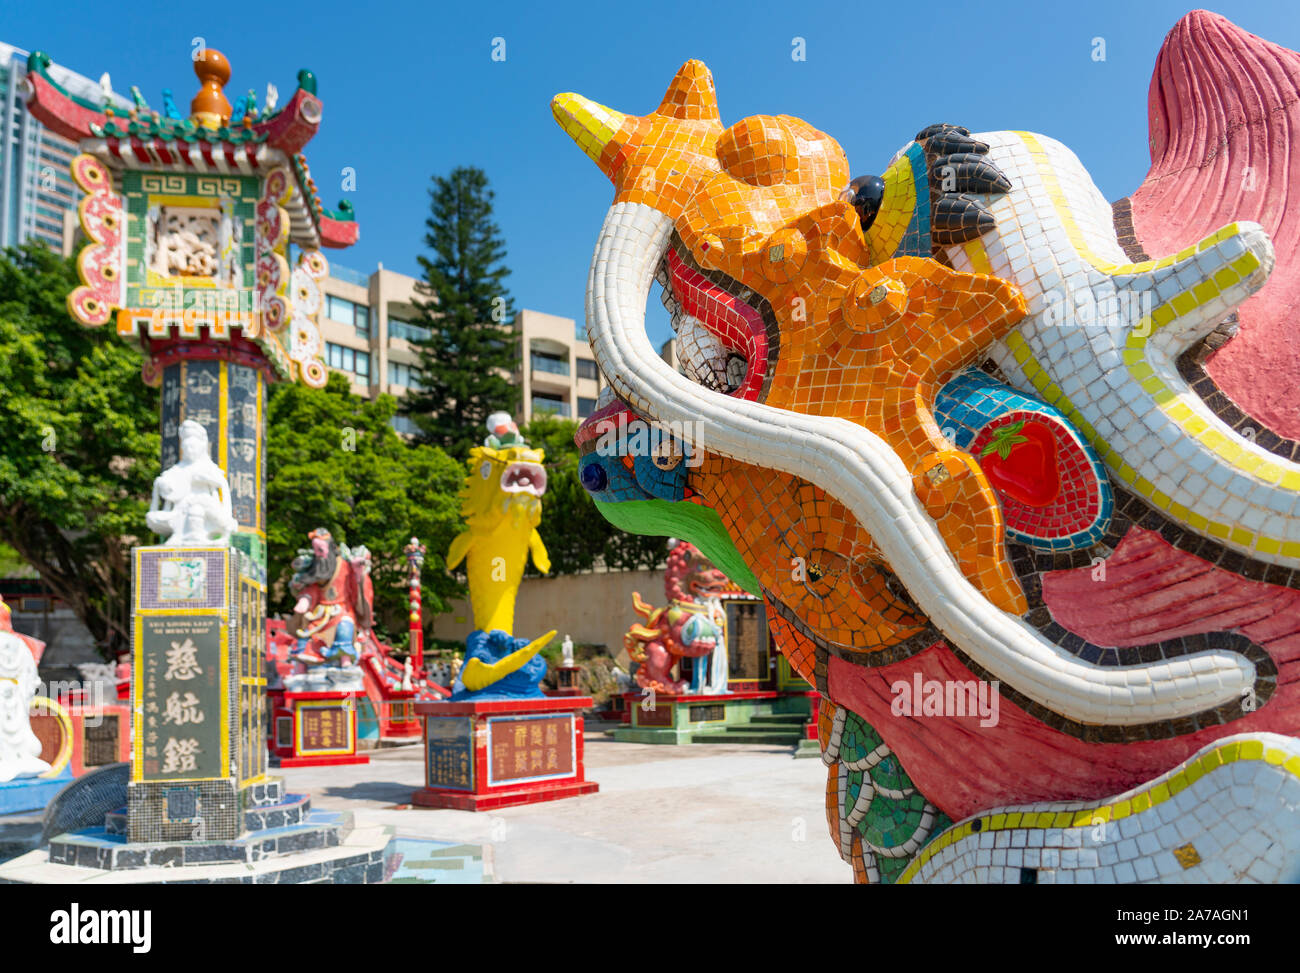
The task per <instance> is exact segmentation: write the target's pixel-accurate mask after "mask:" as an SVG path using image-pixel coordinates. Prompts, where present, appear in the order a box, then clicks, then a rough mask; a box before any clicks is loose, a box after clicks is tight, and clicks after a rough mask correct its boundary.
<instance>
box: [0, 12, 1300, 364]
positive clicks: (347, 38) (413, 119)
mask: <svg viewBox="0 0 1300 973" xmlns="http://www.w3.org/2000/svg"><path fill="white" fill-rule="evenodd" d="M3 7H4V10H3V13H0V40H4V41H6V42H8V43H10V44H14V45H16V46H19V47H22V48H25V49H27V50H33V49H40V50H44V51H45V52H47V53H48V54H49V55H50V56H51V57H52V58H53V59H54V60H55V61H56V62H57V63H60V64H64V65H66V66H67V67H69V68H71V69H73V70H75V71H78V72H80V73H81V74H85V75H88V76H90V77H92V78H98V77H99V75H100V74H101V73H102V72H104V71H108V72H109V73H110V74H111V76H112V79H113V86H114V89H115V90H117V91H119V92H125V91H127V90H128V88H129V86H130V85H132V84H137V85H139V86H140V88H141V90H142V91H143V92H144V93H145V95H146V97H147V98H148V99H149V101H150V103H151V104H154V105H157V104H158V103H159V102H160V100H161V97H160V91H161V89H162V88H164V87H170V88H172V89H173V90H174V91H175V93H176V100H177V102H178V104H179V105H180V106H181V108H182V110H186V109H187V108H188V104H189V99H190V98H191V97H192V96H193V94H194V91H195V88H196V81H195V79H194V76H193V73H192V70H191V68H190V63H189V52H190V49H191V45H192V42H193V38H195V37H202V38H204V39H205V41H206V43H207V45H208V46H211V47H215V48H217V49H219V50H221V51H222V52H223V53H224V54H225V55H226V56H227V57H228V58H229V59H230V62H231V64H232V66H233V69H234V75H233V77H232V79H231V83H230V84H229V85H228V86H227V93H228V95H229V96H230V99H231V101H232V102H233V101H234V99H235V97H236V96H237V95H239V94H241V93H243V92H244V91H246V90H247V89H248V88H250V87H252V88H255V89H256V90H257V92H258V99H259V102H261V101H262V99H263V97H264V92H265V89H266V83H267V82H268V81H272V82H274V83H275V84H276V85H277V87H278V88H279V90H280V93H281V98H282V100H283V99H285V98H287V97H288V96H289V95H290V94H291V93H292V91H293V89H294V87H295V75H296V74H297V71H298V69H299V68H301V67H309V68H311V69H312V70H313V71H314V72H315V73H316V76H317V79H318V83H319V94H320V96H321V98H322V100H323V101H324V105H325V115H324V122H323V124H322V127H321V131H320V134H319V135H317V137H316V138H315V139H314V140H313V142H312V143H311V144H310V145H309V146H308V147H307V150H306V151H307V158H308V161H309V163H310V165H311V167H312V171H313V174H314V176H315V178H316V182H317V184H318V186H320V188H321V195H322V198H323V199H324V201H325V203H326V205H327V206H333V205H335V204H336V203H337V201H338V199H339V197H340V196H341V195H344V194H343V193H342V191H341V189H340V175H339V173H340V171H341V170H342V169H343V168H344V167H345V166H351V167H353V168H355V170H356V174H357V186H356V190H355V191H353V192H350V193H347V194H346V195H348V196H349V197H350V198H351V199H352V201H353V203H354V204H355V206H356V212H357V216H358V219H359V220H360V222H361V242H360V243H359V244H358V245H357V246H356V247H354V248H352V249H351V250H349V251H343V252H342V253H331V258H332V259H334V260H337V261H338V262H340V263H343V264H346V265H347V266H350V267H353V268H356V269H361V270H370V269H373V267H374V265H375V264H376V262H379V261H382V262H383V264H384V266H385V267H388V268H391V269H393V270H398V271H402V272H405V273H412V274H414V273H416V272H417V264H416V255H417V254H418V253H419V252H420V250H421V248H422V247H423V221H424V219H425V216H426V213H427V207H428V195H427V189H428V181H429V177H430V176H431V175H432V174H434V173H446V172H447V171H449V170H450V169H452V168H453V167H455V166H457V165H476V166H480V167H481V168H483V169H484V170H486V172H487V174H488V177H489V179H490V180H491V183H492V186H493V188H494V189H495V191H496V205H497V218H498V222H499V223H500V225H501V228H502V230H503V232H504V235H505V238H506V242H507V246H508V250H509V256H508V262H509V265H510V267H511V268H512V269H513V275H512V276H511V277H510V279H509V284H510V288H511V292H512V294H513V296H514V298H515V303H516V306H518V307H527V308H533V309H536V310H540V311H545V312H548V313H551V314H560V315H564V316H566V317H572V318H574V319H576V320H581V317H582V309H583V288H584V286H585V283H586V276H587V265H588V262H589V260H590V257H591V251H592V247H593V244H594V243H595V235H596V231H597V229H598V227H599V225H600V221H601V219H602V217H603V216H604V213H605V209H606V207H607V206H608V204H609V201H610V197H611V189H610V185H609V183H608V181H607V180H606V179H605V177H604V176H603V175H601V174H600V173H599V171H598V170H597V169H596V168H595V166H594V165H592V164H591V162H590V161H588V160H587V158H586V157H585V156H584V155H582V153H581V152H579V151H578V149H577V148H576V147H575V146H574V145H573V144H572V143H571V142H570V141H569V139H568V138H567V137H566V136H565V135H564V134H563V133H562V132H561V131H560V129H559V127H558V126H557V125H556V124H555V122H554V120H553V119H552V117H551V113H550V109H549V102H550V98H551V96H552V95H554V94H555V93H557V92H560V91H578V92H580V93H582V94H584V95H587V96H588V97H591V98H594V99H595V100H597V101H599V102H602V103H604V104H606V105H609V106H610V107H612V108H616V109H619V110H621V111H627V112H633V113H637V114H641V113H645V112H647V111H650V110H652V109H653V108H654V107H655V106H656V105H657V104H658V102H659V99H660V97H661V96H662V94H663V91H664V88H665V87H666V86H667V84H668V81H669V80H670V79H671V77H672V75H673V72H674V71H675V70H676V69H677V67H678V66H680V65H681V63H682V62H683V61H685V60H687V59H688V58H693V57H694V58H700V59H702V60H703V61H704V62H705V63H707V64H708V65H709V67H710V68H711V69H712V71H713V76H714V81H715V83H716V85H717V89H718V99H719V104H720V107H721V110H722V117H723V122H724V124H731V123H732V122H735V121H737V120H738V119H740V118H742V117H744V116H745V115H748V114H758V113H767V114H777V113H787V114H791V115H797V116H800V117H802V118H804V119H806V120H808V121H809V122H811V123H812V124H814V125H816V126H817V127H819V128H821V129H822V130H824V131H826V132H828V133H829V134H831V135H833V136H834V137H835V138H836V139H838V140H839V142H840V144H841V145H842V146H843V147H844V149H845V151H846V152H847V153H848V157H849V162H850V166H851V168H852V170H853V172H854V174H866V173H877V172H879V171H880V170H881V169H882V168H883V167H884V164H885V162H886V161H887V160H888V158H889V157H890V155H892V153H893V152H894V151H895V150H896V149H897V148H898V147H899V146H900V145H901V144H903V143H904V142H905V141H907V140H908V139H909V138H910V137H911V136H912V135H913V134H914V133H915V132H916V131H917V130H918V129H920V128H922V127H924V126H925V125H928V124H930V123H932V122H937V121H950V122H955V123H958V124H961V125H965V126H968V127H969V128H971V129H973V130H976V131H978V130H990V129H1005V128H1017V129H1029V130H1031V131H1037V132H1042V133H1044V134H1047V135H1051V136H1053V137H1055V138H1059V139H1061V140H1062V141H1064V142H1065V143H1066V144H1068V145H1070V146H1071V147H1072V148H1073V149H1074V150H1075V151H1076V152H1077V153H1078V154H1079V156H1080V158H1081V159H1082V160H1083V162H1084V164H1085V165H1086V166H1088V168H1089V169H1090V170H1091V172H1092V174H1093V178H1094V179H1095V180H1096V181H1097V183H1098V185H1099V186H1100V187H1101V189H1102V192H1103V193H1104V194H1105V195H1106V197H1107V198H1109V199H1114V198H1117V197H1119V196H1122V195H1126V194H1127V193H1129V192H1131V191H1132V190H1133V189H1134V188H1135V187H1136V186H1137V185H1138V184H1139V183H1140V182H1141V180H1142V177H1143V175H1144V174H1145V172H1146V169H1147V164H1148V161H1149V159H1148V155H1147V151H1146V132H1147V125H1146V94H1147V86H1148V83H1149V81H1150V77H1151V70H1152V67H1153V65H1154V63H1155V56H1156V52H1157V50H1158V49H1159V46H1160V43H1161V40H1162V39H1163V37H1164V35H1165V33H1166V32H1167V31H1168V30H1169V28H1170V27H1172V26H1173V24H1174V22H1175V21H1176V20H1177V19H1178V18H1179V17H1180V16H1182V14H1184V13H1186V12H1187V10H1189V9H1192V8H1191V7H1190V6H1187V5H1185V3H1180V2H1172V0H1171V2H1166V0H1124V2H1111V0H1106V2H1096V3H1087V2H1085V3H1079V4H1073V3H1071V4H1059V3H1044V2H1031V0H1011V2H983V3H972V2H970V0H965V2H954V0H937V2H936V0H930V2H922V0H910V2H906V3H902V4H898V5H897V6H896V7H895V8H894V9H901V10H903V11H905V13H904V14H903V16H902V18H901V19H900V20H897V21H891V20H890V19H889V17H890V13H889V10H890V8H889V7H887V6H886V5H884V4H878V3H871V2H861V0H858V2H840V3H823V2H817V0H785V2H783V3H762V2H751V3H735V2H733V3H716V4H715V3H712V2H694V3H676V2H671V0H657V2H654V3H630V2H625V0H605V2H602V3H588V4H576V3H565V2H552V3H547V2H544V0H543V2H540V3H522V2H514V0H506V2H501V0H488V2H469V3H457V4H455V5H446V4H429V3H427V2H424V3H387V2H379V0H373V2H360V0H316V2H315V3H308V4H303V5H298V4H285V3H273V2H260V3H242V2H235V0H219V2H216V3H203V4H197V3H195V4H191V3H177V2H175V0H170V2H157V0H136V2H120V0H119V2H112V3H107V4H105V3H95V4H89V3H84V2H77V3H68V2H65V3H59V4H45V3H20V2H17V0H13V2H7V3H4V4H3ZM1211 9H1214V10H1216V11H1217V12H1219V13H1221V14H1223V15H1224V16H1226V17H1228V18H1229V19H1231V20H1233V21H1235V22H1236V23H1238V24H1239V25H1241V26H1242V27H1244V28H1246V29H1247V30H1249V31H1252V32H1254V33H1256V34H1259V35H1261V36H1263V37H1265V38H1267V39H1268V40H1271V41H1274V42H1277V43H1280V44H1283V45H1284V46H1286V47H1290V48H1292V49H1297V48H1300V5H1297V4H1296V3H1295V2H1294V0H1273V2H1262V0H1221V2H1220V3H1219V4H1218V5H1217V6H1215V7H1212V8H1211ZM642 11H647V13H643V12H642ZM268 18H269V19H268ZM496 37H502V38H504V39H505V43H506V59H505V61H504V62H496V61H493V60H492V57H491V53H492V44H493V38H496ZM795 37H802V38H804V39H805V42H806V52H807V59H806V60H805V61H802V62H796V61H794V60H792V58H791V50H792V39H793V38H795ZM1094 37H1102V38H1105V41H1106V60H1105V61H1104V62H1096V61H1094V60H1093V59H1092V50H1093V46H1092V39H1093V38H1094ZM651 303H652V314H654V308H655V307H657V305H658V302H657V301H652V302H651ZM651 320H652V322H653V323H652V337H654V338H655V339H657V340H662V339H663V338H666V337H667V336H668V334H669V331H668V326H667V322H666V319H665V318H664V317H663V315H662V313H660V314H658V315H657V316H654V317H652V319H651Z"/></svg>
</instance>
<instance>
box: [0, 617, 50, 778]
mask: <svg viewBox="0 0 1300 973" xmlns="http://www.w3.org/2000/svg"><path fill="white" fill-rule="evenodd" d="M40 684H41V680H40V676H38V675H37V672H36V660H35V659H34V658H32V650H31V649H29V648H28V647H27V645H26V643H24V642H23V640H22V639H20V638H19V637H18V636H17V635H14V634H13V633H12V632H2V631H0V784H3V783H7V782H8V781H11V780H13V779H15V778H17V777H38V776H40V775H41V774H43V773H45V772H46V771H48V770H49V769H50V765H49V764H47V763H46V762H45V761H44V760H42V759H41V741H40V740H38V739H37V737H36V734H35V733H33V732H32V722H31V714H30V712H29V709H28V708H29V707H30V705H31V701H32V697H34V696H35V695H36V692H37V690H38V689H39V688H40Z"/></svg>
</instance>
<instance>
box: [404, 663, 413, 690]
mask: <svg viewBox="0 0 1300 973" xmlns="http://www.w3.org/2000/svg"><path fill="white" fill-rule="evenodd" d="M414 676H415V667H414V666H413V665H411V660H410V659H407V660H406V661H405V662H404V663H402V692H404V693H409V692H411V691H412V690H413V689H414V688H415V687H414V686H412V685H411V679H412V678H413V677H414Z"/></svg>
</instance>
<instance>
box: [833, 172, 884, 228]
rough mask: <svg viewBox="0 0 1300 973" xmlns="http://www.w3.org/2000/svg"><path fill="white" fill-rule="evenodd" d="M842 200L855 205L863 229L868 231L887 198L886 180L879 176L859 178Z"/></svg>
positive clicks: (842, 195) (849, 187) (850, 186)
mask: <svg viewBox="0 0 1300 973" xmlns="http://www.w3.org/2000/svg"><path fill="white" fill-rule="evenodd" d="M840 198H841V199H845V200H847V201H848V202H850V203H852V204H853V208H854V209H855V210H857V213H858V219H859V220H861V221H862V229H863V230H866V229H867V227H869V226H871V224H872V222H874V220H875V218H876V214H877V213H879V212H880V204H881V202H882V201H883V200H884V198H885V180H883V179H881V178H880V177H879V176H858V178H856V179H854V180H853V181H852V182H851V183H849V185H848V188H847V189H845V190H844V192H843V193H841V194H840Z"/></svg>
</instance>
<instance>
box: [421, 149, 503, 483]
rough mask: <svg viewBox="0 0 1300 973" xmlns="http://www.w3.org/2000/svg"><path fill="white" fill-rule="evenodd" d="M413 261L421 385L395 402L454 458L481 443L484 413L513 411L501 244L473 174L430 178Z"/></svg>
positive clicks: (478, 176)
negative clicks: (421, 332)
mask: <svg viewBox="0 0 1300 973" xmlns="http://www.w3.org/2000/svg"><path fill="white" fill-rule="evenodd" d="M429 196H430V212H429V218H428V219H427V220H426V221H425V227H426V229H427V231H428V232H427V233H426V234H425V237H424V240H425V245H426V246H427V247H428V248H429V251H430V255H429V256H422V257H420V266H421V267H422V268H423V270H424V280H423V281H422V282H421V284H420V285H419V287H418V292H419V294H420V297H419V298H417V300H416V302H415V303H416V307H417V308H418V309H419V313H420V318H419V323H420V324H421V325H422V326H423V327H424V328H426V329H427V330H428V331H429V333H430V336H429V337H428V338H427V339H425V340H423V341H420V342H418V343H417V344H418V348H419V354H420V372H421V381H422V388H421V389H419V390H413V391H412V394H409V395H407V396H406V397H405V399H404V400H403V403H402V408H403V411H404V412H406V413H407V414H408V415H410V416H411V418H412V419H413V420H414V422H415V424H416V426H417V427H418V428H419V430H420V436H421V439H422V440H423V441H424V442H428V443H432V444H434V445H436V446H441V447H442V448H444V449H446V450H447V451H448V452H449V453H450V454H451V455H453V456H455V457H456V458H457V459H464V458H465V457H466V456H468V454H469V451H470V449H471V448H472V447H473V446H475V445H477V443H478V442H479V441H480V440H482V438H483V434H484V431H483V423H484V420H486V419H487V417H488V416H489V415H491V414H492V413H493V412H498V411H504V412H513V411H514V410H515V409H516V408H517V406H518V403H519V391H518V389H517V388H516V387H515V386H514V385H513V384H512V383H511V381H510V378H509V375H510V373H511V372H512V371H513V370H514V368H515V365H516V357H515V348H516V345H517V343H518V342H517V339H516V337H515V335H514V332H513V330H512V329H511V322H512V321H513V320H514V306H513V304H512V302H511V300H510V295H509V293H508V292H507V291H506V288H505V284H504V281H505V279H506V277H508V276H509V274H510V271H509V270H508V269H507V268H506V266H505V263H504V261H505V256H506V247H505V241H504V240H502V238H501V231H500V229H499V228H498V227H497V225H496V223H495V222H493V220H492V197H493V193H492V190H491V189H489V188H488V180H487V176H486V175H485V174H484V173H483V171H482V170H481V169H475V168H466V167H461V168H457V169H453V170H452V171H451V174H450V175H448V176H445V177H443V176H434V177H433V188H432V189H431V190H430V191H429Z"/></svg>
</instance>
